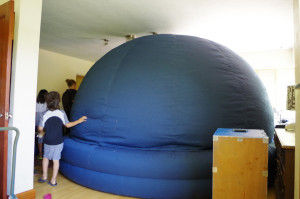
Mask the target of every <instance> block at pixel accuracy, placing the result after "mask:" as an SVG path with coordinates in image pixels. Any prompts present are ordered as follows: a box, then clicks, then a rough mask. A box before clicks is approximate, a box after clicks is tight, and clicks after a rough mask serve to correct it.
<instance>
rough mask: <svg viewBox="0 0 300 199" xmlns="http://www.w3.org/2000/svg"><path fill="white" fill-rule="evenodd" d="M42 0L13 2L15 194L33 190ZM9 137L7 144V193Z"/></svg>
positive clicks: (12, 84)
mask: <svg viewBox="0 0 300 199" xmlns="http://www.w3.org/2000/svg"><path fill="white" fill-rule="evenodd" d="M41 12H42V0H26V1H22V0H15V31H14V32H15V33H14V46H13V60H12V74H11V96H10V112H11V113H12V115H13V118H12V119H11V120H10V124H9V126H14V127H17V128H18V129H19V130H20V138H19V142H18V148H17V157H16V161H17V164H16V174H15V175H16V176H15V193H16V194H17V193H21V192H24V191H29V190H31V189H33V166H34V165H33V164H34V161H33V158H34V124H35V123H34V120H35V98H36V83H37V69H38V53H39V39H40V24H41ZM11 135H12V134H9V142H8V152H9V154H8V176H7V177H8V193H9V192H10V191H9V190H10V176H11V173H10V170H11V147H12V136H11Z"/></svg>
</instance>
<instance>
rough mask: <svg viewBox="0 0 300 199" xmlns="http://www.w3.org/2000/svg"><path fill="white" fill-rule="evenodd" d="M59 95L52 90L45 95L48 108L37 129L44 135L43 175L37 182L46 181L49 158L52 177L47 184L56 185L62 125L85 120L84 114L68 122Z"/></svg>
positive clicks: (74, 123) (70, 125)
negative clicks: (60, 106)
mask: <svg viewBox="0 0 300 199" xmlns="http://www.w3.org/2000/svg"><path fill="white" fill-rule="evenodd" d="M59 101H60V96H59V93H58V92H55V91H52V92H50V93H48V94H47V95H46V103H47V108H48V110H47V111H45V113H44V114H43V115H42V116H41V119H40V123H39V127H38V130H39V132H40V134H43V131H44V132H45V135H44V158H43V176H42V177H41V178H40V179H39V182H41V183H43V182H47V181H48V179H47V178H48V176H47V175H48V165H49V160H53V172H52V178H51V180H49V182H48V184H50V185H51V186H57V182H56V176H57V173H58V169H59V160H60V156H61V151H62V149H63V144H64V143H63V142H64V138H63V125H65V127H67V128H70V127H73V126H75V125H77V124H80V123H82V122H85V121H86V120H87V117H86V116H83V117H81V118H80V119H78V120H76V121H74V122H69V120H68V118H67V116H66V114H65V112H64V111H61V110H59Z"/></svg>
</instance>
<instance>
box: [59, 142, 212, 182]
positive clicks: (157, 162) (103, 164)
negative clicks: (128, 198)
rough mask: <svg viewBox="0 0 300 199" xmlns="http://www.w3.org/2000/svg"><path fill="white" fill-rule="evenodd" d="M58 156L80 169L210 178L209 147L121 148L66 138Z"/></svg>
mask: <svg viewBox="0 0 300 199" xmlns="http://www.w3.org/2000/svg"><path fill="white" fill-rule="evenodd" d="M74 154H76V158H74ZM62 159H63V160H64V161H65V162H67V163H69V164H72V165H76V166H78V167H81V168H83V169H89V170H93V171H97V172H102V173H109V174H115V175H122V176H131V177H140V178H157V179H170V180H173V179H186V180H188V179H191V180H192V179H210V178H211V177H212V173H211V167H212V150H200V151H181V152H179V151H159V150H155V151H149V150H139V149H121V148H110V147H101V146H96V145H89V144H85V143H79V142H77V141H74V140H73V139H70V138H66V139H65V141H64V149H63V153H62Z"/></svg>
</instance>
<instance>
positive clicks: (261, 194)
mask: <svg viewBox="0 0 300 199" xmlns="http://www.w3.org/2000/svg"><path fill="white" fill-rule="evenodd" d="M244 131H245V132H243V129H218V130H217V131H216V132H215V134H214V136H213V141H214V142H213V199H241V198H243V199H266V198H267V178H268V141H269V138H268V137H267V135H266V134H265V132H264V131H263V130H257V129H247V130H246V129H245V130H244Z"/></svg>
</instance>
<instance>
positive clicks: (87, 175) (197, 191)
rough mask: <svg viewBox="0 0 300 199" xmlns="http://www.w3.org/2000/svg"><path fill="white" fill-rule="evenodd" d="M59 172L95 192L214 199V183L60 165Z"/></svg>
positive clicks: (145, 196)
mask: <svg viewBox="0 0 300 199" xmlns="http://www.w3.org/2000/svg"><path fill="white" fill-rule="evenodd" d="M60 171H61V172H62V173H63V175H66V176H68V177H69V178H70V179H71V180H72V181H74V182H76V183H78V184H81V185H83V186H86V187H90V188H92V189H95V190H99V191H104V192H108V193H113V194H118V195H124V196H135V197H141V198H157V199H160V198H163V199H185V198H186V199H211V193H212V187H211V185H212V180H211V179H198V180H168V179H152V178H136V177H128V176H120V175H113V174H106V173H101V172H96V171H92V170H87V169H82V168H80V167H77V166H74V165H71V164H68V163H66V162H64V161H61V162H60Z"/></svg>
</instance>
